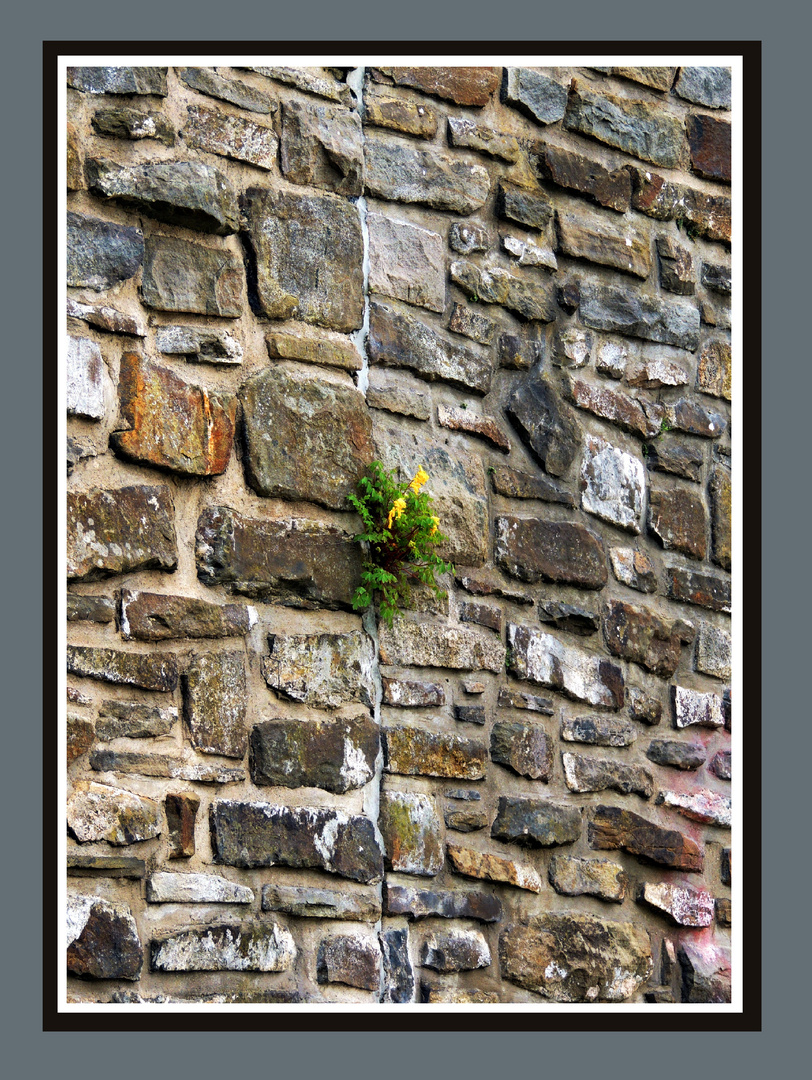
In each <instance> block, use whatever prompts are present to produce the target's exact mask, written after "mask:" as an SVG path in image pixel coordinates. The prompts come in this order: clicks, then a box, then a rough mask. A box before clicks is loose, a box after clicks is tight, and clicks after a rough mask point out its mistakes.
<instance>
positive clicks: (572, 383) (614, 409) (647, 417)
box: [565, 376, 665, 438]
mask: <svg viewBox="0 0 812 1080" xmlns="http://www.w3.org/2000/svg"><path fill="white" fill-rule="evenodd" d="M565 393H566V395H567V397H568V398H569V399H570V400H571V401H572V402H573V403H574V404H575V405H577V406H578V408H579V409H585V410H586V411H587V412H591V413H593V414H594V415H595V416H598V417H600V418H601V419H602V420H608V421H609V422H610V423H612V424H616V425H617V426H618V427H619V428H622V429H623V430H624V431H631V432H632V433H633V434H634V435H638V436H640V437H641V438H651V437H652V436H654V435H656V434H657V433H658V432H659V431H660V426H661V423H662V419H663V417H664V415H665V413H664V409H663V406H662V405H660V404H659V402H653V401H650V400H648V399H645V398H644V399H643V400H642V401H639V400H638V399H637V398H633V397H629V396H628V395H627V394H624V393H621V392H620V391H619V390H610V389H609V387H607V386H602V385H599V384H595V383H589V382H586V381H584V380H583V379H578V378H575V377H574V376H570V377H569V381H568V382H567V384H566V387H565Z"/></svg>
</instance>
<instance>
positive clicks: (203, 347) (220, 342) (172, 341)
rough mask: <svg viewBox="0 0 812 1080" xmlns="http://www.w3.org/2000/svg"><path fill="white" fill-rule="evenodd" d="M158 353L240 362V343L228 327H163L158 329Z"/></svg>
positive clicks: (213, 361)
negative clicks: (221, 328)
mask: <svg viewBox="0 0 812 1080" xmlns="http://www.w3.org/2000/svg"><path fill="white" fill-rule="evenodd" d="M156 344H157V348H158V351H159V352H162V353H166V354H167V355H169V356H184V357H186V359H187V360H188V361H192V362H194V363H207V364H228V365H233V364H241V363H242V359H243V351H242V346H241V345H240V343H239V341H237V339H236V338H235V337H233V336H232V335H231V334H230V333H229V332H228V331H227V330H219V329H212V328H209V327H201V326H163V327H160V328H159V329H158V332H157V335H156Z"/></svg>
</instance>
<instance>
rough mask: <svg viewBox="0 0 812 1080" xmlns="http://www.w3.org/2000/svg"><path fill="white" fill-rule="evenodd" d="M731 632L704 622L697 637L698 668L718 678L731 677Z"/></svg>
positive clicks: (727, 678) (705, 673)
mask: <svg viewBox="0 0 812 1080" xmlns="http://www.w3.org/2000/svg"><path fill="white" fill-rule="evenodd" d="M731 648H732V640H731V637H730V634H729V633H728V632H727V631H726V630H723V629H722V627H720V626H714V625H713V623H707V622H703V623H702V624H701V625H700V627H699V633H698V634H697V639H696V670H697V671H701V672H702V673H703V674H704V675H713V676H714V677H715V678H717V679H726V680H729V679H730V672H731Z"/></svg>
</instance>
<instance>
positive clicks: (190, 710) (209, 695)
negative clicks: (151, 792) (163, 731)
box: [183, 652, 248, 758]
mask: <svg viewBox="0 0 812 1080" xmlns="http://www.w3.org/2000/svg"><path fill="white" fill-rule="evenodd" d="M247 705H248V701H247V686H246V677H245V657H244V656H243V654H242V653H241V652H211V653H201V654H199V655H198V656H194V657H193V658H192V660H191V662H190V663H189V666H188V668H187V669H186V672H185V673H184V676H183V716H184V720H185V722H186V725H187V727H188V730H189V737H190V740H191V743H192V746H194V747H195V749H197V750H200V751H202V752H203V753H204V754H222V755H223V757H231V758H242V757H244V756H245V751H246V749H247V747H248V732H247V731H246V727H245V716H246V710H247Z"/></svg>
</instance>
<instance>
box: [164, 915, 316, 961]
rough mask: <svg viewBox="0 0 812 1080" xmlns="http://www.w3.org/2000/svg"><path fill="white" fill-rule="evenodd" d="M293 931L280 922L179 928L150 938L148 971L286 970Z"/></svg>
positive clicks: (292, 956) (291, 954) (293, 951)
mask: <svg viewBox="0 0 812 1080" xmlns="http://www.w3.org/2000/svg"><path fill="white" fill-rule="evenodd" d="M295 959H296V945H295V944H294V941H293V935H292V934H291V933H290V931H289V930H286V929H285V927H283V926H282V925H281V924H280V923H276V922H272V923H270V925H268V924H265V925H261V924H257V925H255V926H239V925H220V926H209V927H206V928H205V929H199V930H198V929H194V930H182V931H180V932H179V933H177V934H172V935H170V936H168V937H162V938H153V940H152V941H151V942H150V968H151V970H152V971H286V970H287V969H288V968H290V967H292V965H293V962H294V960H295Z"/></svg>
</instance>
